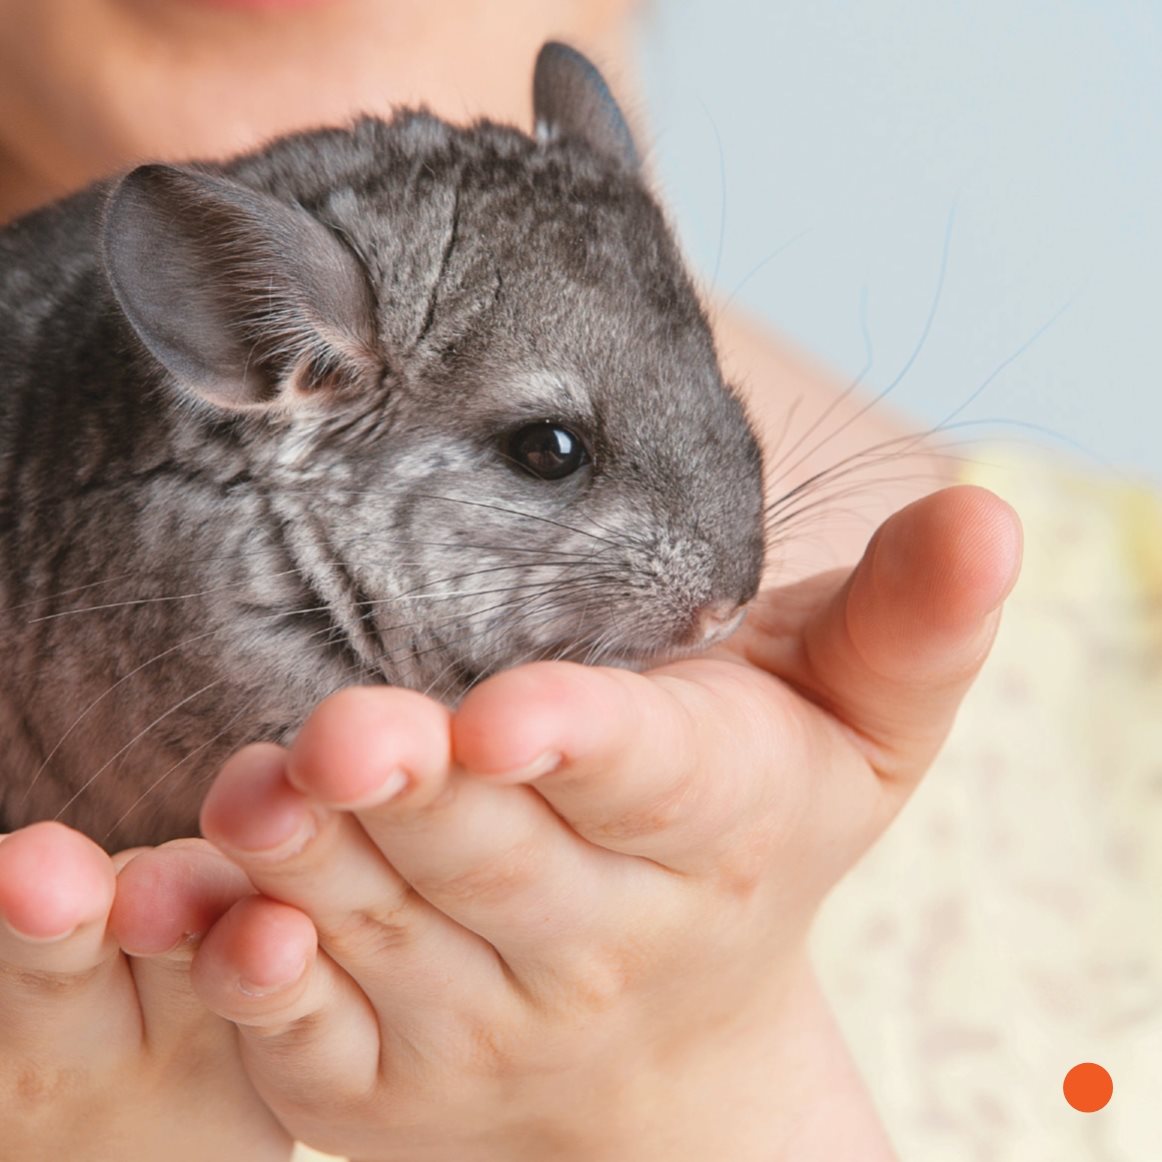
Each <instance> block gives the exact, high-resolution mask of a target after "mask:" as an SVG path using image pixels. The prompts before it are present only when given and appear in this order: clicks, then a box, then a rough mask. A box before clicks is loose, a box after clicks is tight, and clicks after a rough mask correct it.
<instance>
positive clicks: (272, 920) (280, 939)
mask: <svg viewBox="0 0 1162 1162" xmlns="http://www.w3.org/2000/svg"><path fill="white" fill-rule="evenodd" d="M191 979H192V981H193V985H194V989H195V991H196V992H197V994H198V996H199V997H200V998H201V1000H202V1001H203V1003H205V1004H206V1006H207V1007H208V1008H210V1009H211V1010H212V1011H213V1012H215V1013H217V1014H218V1015H219V1016H221V1017H224V1018H226V1019H227V1020H229V1021H232V1022H233V1023H234V1024H235V1025H236V1026H237V1027H238V1029H239V1032H240V1034H241V1042H242V1048H243V1054H244V1057H245V1058H246V1061H247V1065H248V1070H249V1072H250V1075H251V1078H252V1079H253V1081H254V1083H255V1087H256V1088H257V1089H258V1091H259V1093H260V1094H262V1095H263V1096H265V1097H268V1099H273V1100H274V1101H275V1108H276V1112H277V1109H278V1106H279V1105H282V1104H286V1103H289V1104H292V1105H305V1106H307V1107H309V1108H317V1109H326V1108H327V1106H328V1104H330V1103H334V1102H341V1101H345V1100H350V1099H352V1098H353V1097H354V1096H357V1095H360V1094H367V1093H368V1092H370V1091H371V1090H372V1088H373V1085H374V1082H375V1080H376V1076H377V1071H378V1063H379V1059H380V1033H379V1027H378V1024H377V1021H376V1015H375V1012H374V1011H373V1009H372V1007H371V1005H370V1004H369V1002H368V999H367V997H366V996H365V995H364V994H363V993H362V992H361V991H360V989H359V988H358V986H357V985H356V984H355V983H354V982H353V981H352V980H351V978H350V977H349V976H347V974H346V973H344V972H343V971H342V969H340V968H339V967H338V966H337V965H336V964H335V963H334V962H333V961H332V960H331V959H330V958H329V957H328V956H327V955H326V954H325V953H321V952H320V951H319V950H318V947H317V938H316V934H315V929H314V926H313V925H312V923H311V921H310V919H309V918H308V917H307V916H306V915H304V914H303V913H302V912H300V911H298V910H297V909H296V908H292V907H290V906H288V905H286V904H281V903H279V902H277V901H275V900H269V899H266V898H264V897H262V896H256V895H254V896H247V897H245V898H243V899H241V900H239V901H238V902H237V903H236V904H235V905H234V906H233V907H232V908H231V909H230V910H229V911H228V912H227V913H226V914H225V916H223V917H222V918H221V919H220V920H219V921H218V922H217V923H216V924H215V925H214V926H213V927H212V928H211V929H210V931H209V932H208V933H207V935H206V937H205V938H204V939H203V941H202V943H201V945H200V947H199V948H198V951H197V953H196V954H195V956H194V960H193V965H192V969H191Z"/></svg>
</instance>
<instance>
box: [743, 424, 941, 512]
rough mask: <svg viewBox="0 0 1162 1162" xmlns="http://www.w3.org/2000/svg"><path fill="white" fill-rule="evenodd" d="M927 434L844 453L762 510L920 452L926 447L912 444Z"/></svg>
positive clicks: (770, 508) (883, 442) (769, 509)
mask: <svg viewBox="0 0 1162 1162" xmlns="http://www.w3.org/2000/svg"><path fill="white" fill-rule="evenodd" d="M929 435H930V433H928V432H925V433H923V434H922V435H921V436H920V437H919V438H917V437H915V436H912V435H909V436H906V437H897V438H896V439H892V440H884V441H882V442H881V443H878V444H872V445H870V446H869V447H867V448H864V449H862V450H860V451H858V452H853V453H851V454H850V455H848V456H845V457H843V459H841V460H837V461H836V462H835V463H834V464H830V465H828V466H827V467H826V468H821V469H820V470H819V471H818V472H815V473H813V474H812V475H811V476H808V477H807V478H806V479H805V480H801V481H800V482H799V483H798V484H796V485H795V486H794V487H793V488H790V489H788V490H787V491H786V492H784V493H783V494H782V495H781V496H779V497H778V498H777V499H776V500H774V501H772V502H771V503H769V504H768V505H767V506H766V509H765V510H764V511H766V512H770V511H771V510H773V509H777V508H778V506H779V505H781V504H785V503H786V502H788V501H789V500H792V499H794V498H795V497H797V496H799V495H802V494H803V493H805V492H808V491H810V490H811V489H813V488H817V487H818V486H819V485H820V484H822V483H825V482H827V481H829V480H835V479H838V478H840V477H842V476H845V475H849V474H851V473H852V472H858V471H864V470H866V469H868V468H871V467H874V466H875V465H877V464H881V463H887V462H894V461H897V460H901V459H903V458H905V457H906V456H909V455H912V454H917V455H923V454H924V452H925V449H920V450H919V451H917V452H915V453H913V451H912V450H911V445H913V444H915V443H918V442H919V440H922V439H927V438H928V436H929ZM896 445H903V450H900V449H899V448H896Z"/></svg>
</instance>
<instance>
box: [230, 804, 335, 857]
mask: <svg viewBox="0 0 1162 1162" xmlns="http://www.w3.org/2000/svg"><path fill="white" fill-rule="evenodd" d="M245 830H246V834H245V836H231V837H230V846H231V847H233V848H235V849H236V850H237V851H240V852H242V853H244V854H246V855H260V856H263V857H264V858H271V859H287V858H289V857H290V856H292V855H298V853H299V852H300V851H302V850H303V848H304V847H306V846H307V844H308V843H310V841H311V840H312V839H314V837H315V835H316V834H318V830H319V821H318V819H317V818H316V817H315V814H314V812H313V811H309V810H306V809H299V810H296V811H293V812H272V813H271V814H269V815H267V816H265V817H258V818H251V819H248V820H247V821H246V828H245ZM239 840H242V842H239Z"/></svg>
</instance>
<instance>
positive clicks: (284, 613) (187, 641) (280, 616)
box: [20, 605, 330, 803]
mask: <svg viewBox="0 0 1162 1162" xmlns="http://www.w3.org/2000/svg"><path fill="white" fill-rule="evenodd" d="M327 608H328V607H327V606H325V605H319V606H313V607H311V608H308V609H292V610H279V611H278V612H276V613H272V614H271V615H270V616H269V617H268V618H264V619H262V620H263V621H267V622H271V623H273V622H277V621H281V620H284V619H285V618H287V617H293V616H295V615H303V616H305V615H307V614H310V613H321V612H325V611H326V610H327ZM328 629H330V627H328ZM227 632H229V628H228V627H225V626H215V627H214V628H213V629H207V630H203V631H202V632H201V633H196V634H191V635H190V636H189V637H185V638H182V640H181V641H179V642H175V643H174V644H173V645H172V646H169V647H168V648H167V649H164V650H161V651H159V652H158V653H156V654H154V655H153V656H152V657H150V658H147V659H146V660H145V661H144V662H141V663H140V664H139V665H137V666H135V667H134V668H133V669H132V670H130V671H129V672H128V673H126V674H123V675H122V676H121V677H120V678H118V679H117V681H116V682H114V683H112V685H110V686H107V687H106V688H105V689H104V690H103V691H102V692H101V693H100V694H98V695H97V697H96V698H94V699H93V700H92V701H91V702H89V704H88V705H87V706H86V707H85V708H84V710H82V711H81V712H80V714H78V715H77V717H76V718H74V719H73V721H72V723H71V724H70V725H69V727H68V729H67V730H65V732H64V733H63V734H62V735H61V736H60V738H59V739H57V741H56V742H55V743H54V744H53V747H52V749H51V750H50V751H49V752H48V754H47V755H45V757H44V759H43V761H42V762H41V763H40V765H39V766H38V767H37V769H36V772H35V773H34V774H33V776H32V778H31V779H30V780H29V782H28V784H27V786H26V787H25V789H24V794H23V795H22V796H21V800H20V801H21V802H22V803H23V802H24V800H25V799H26V798H27V797H28V794H29V792H30V791H31V790H32V788H33V786H34V785H35V784H36V782H37V780H38V779H39V778H40V777H41V775H42V774H43V773H44V771H45V770H46V769H47V768H48V766H49V764H50V763H51V762H52V760H53V758H54V757H55V756H56V754H57V752H58V751H59V750H60V748H61V747H62V746H64V744H65V743H66V742H67V741H68V739H69V737H70V736H71V735H72V733H73V732H74V731H75V730H76V729H77V727H78V726H80V724H81V723H82V722H83V721H84V720H85V719H86V718H87V717H88V716H89V714H90V713H91V712H92V711H93V710H95V709H96V708H97V707H98V706H99V705H100V704H101V703H102V702H104V700H105V699H106V698H107V697H108V696H109V695H110V694H112V693H113V692H114V691H116V690H117V689H119V688H120V687H121V686H122V685H124V684H125V683H126V682H128V681H129V680H130V679H131V678H133V677H135V676H136V675H137V674H140V673H141V672H142V671H143V670H146V669H148V668H149V667H150V666H152V665H155V664H156V663H157V662H160V661H162V660H163V659H165V658H168V657H169V656H170V655H171V654H173V653H176V652H177V651H179V650H183V649H185V648H186V647H187V646H191V645H193V644H194V643H195V642H199V641H203V640H204V639H205V638H210V637H214V636H215V635H216V634H221V633H227ZM318 632H324V631H316V633H318ZM312 636H314V635H312Z"/></svg>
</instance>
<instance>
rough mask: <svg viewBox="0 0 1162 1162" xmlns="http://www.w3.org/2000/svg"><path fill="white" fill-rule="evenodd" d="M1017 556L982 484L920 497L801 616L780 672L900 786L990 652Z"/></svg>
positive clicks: (915, 775) (1011, 515)
mask: <svg viewBox="0 0 1162 1162" xmlns="http://www.w3.org/2000/svg"><path fill="white" fill-rule="evenodd" d="M1020 559H1021V526H1020V522H1019V520H1018V518H1017V515H1016V513H1015V512H1014V511H1013V510H1012V509H1011V508H1010V507H1009V506H1008V505H1007V504H1005V502H1004V501H1002V500H1000V499H999V498H998V497H996V496H994V495H993V494H992V493H991V492H988V491H986V490H985V489H983V488H975V487H971V486H967V485H965V486H960V487H956V488H949V489H945V490H944V491H942V492H938V493H935V494H934V495H932V496H928V497H925V498H924V499H923V500H918V501H916V502H915V503H913V504H910V505H909V506H908V507H907V508H904V509H902V510H901V511H900V512H898V513H896V514H895V515H894V516H893V517H891V518H890V519H889V520H888V521H886V522H885V523H884V524H883V525H882V526H881V527H880V528H879V530H878V531H877V532H876V534H875V536H874V537H873V538H872V540H871V542H870V543H869V545H868V547H867V550H866V552H865V553H864V556H863V559H862V560H861V561H860V563H859V564H858V565H857V566H856V568H855V570H854V571H853V572H852V574H851V575H850V577H849V578H848V579H847V581H846V582H845V583H844V584H843V585H842V587H841V588H840V589H839V590H838V591H837V592H833V593H832V595H831V597H830V598H829V599H827V600H826V601H825V602H824V604H823V605H822V606H821V607H816V609H815V611H814V612H812V613H810V614H808V615H807V617H806V620H805V621H804V622H803V624H802V633H801V638H800V646H799V648H798V649H796V650H795V651H794V654H793V655H792V660H791V661H790V664H789V667H787V666H780V667H778V672H779V675H780V676H781V677H784V678H787V679H789V680H790V681H791V682H792V683H794V684H795V685H796V686H798V687H799V688H800V690H802V691H803V692H804V693H806V694H807V696H808V697H810V698H811V699H812V700H813V701H815V702H817V703H818V704H820V705H821V706H823V707H824V708H825V709H826V710H829V711H830V712H831V713H832V714H833V715H834V717H835V718H837V719H838V720H839V721H840V722H841V723H843V724H844V725H845V726H846V727H847V728H848V729H849V730H850V731H851V732H852V734H853V735H854V737H855V740H856V742H857V744H858V745H859V746H860V748H861V749H862V750H863V752H864V754H865V756H866V758H867V760H868V761H869V763H870V764H871V765H872V767H873V768H874V769H875V770H876V771H877V772H878V773H879V774H880V775H881V776H882V777H883V778H884V779H886V780H888V781H891V782H896V783H902V784H903V785H904V789H905V790H907V789H910V787H911V786H912V785H913V784H914V783H915V782H916V781H917V780H918V779H919V778H920V776H921V775H922V774H923V773H924V771H925V770H926V769H927V767H928V765H929V764H930V763H931V761H932V759H933V758H934V757H935V755H936V752H937V750H938V749H939V748H940V745H941V744H942V743H943V741H944V738H945V736H946V735H947V733H948V731H949V729H950V728H951V726H952V722H953V719H954V718H955V716H956V710H957V707H958V706H959V704H960V701H961V699H962V698H963V697H964V695H965V693H966V692H967V690H968V688H969V686H970V685H971V684H972V682H973V680H974V678H975V677H976V675H977V672H978V671H979V670H980V667H981V666H982V664H983V663H984V660H985V658H986V657H987V655H988V651H989V648H990V646H991V645H992V640H993V636H994V635H995V633H996V629H997V625H998V623H999V621H1000V606H1001V603H1002V602H1003V601H1004V599H1005V598H1006V597H1007V596H1008V593H1009V591H1010V590H1011V589H1012V587H1013V585H1014V583H1015V582H1016V579H1017V573H1018V570H1019V568H1020ZM785 656H786V655H784V657H785ZM756 660H757V659H756ZM788 668H789V669H790V670H791V672H790V673H788V672H787V669H788Z"/></svg>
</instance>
